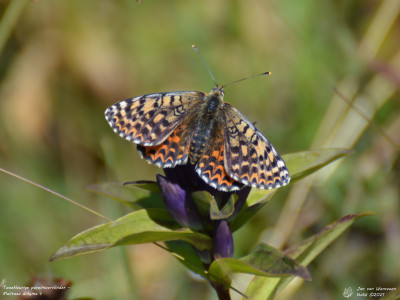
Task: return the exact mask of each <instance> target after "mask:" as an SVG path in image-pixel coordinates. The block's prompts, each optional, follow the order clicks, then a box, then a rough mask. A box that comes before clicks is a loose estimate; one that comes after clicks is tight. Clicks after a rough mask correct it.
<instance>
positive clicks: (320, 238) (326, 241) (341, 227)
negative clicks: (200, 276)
mask: <svg viewBox="0 0 400 300" xmlns="http://www.w3.org/2000/svg"><path fill="white" fill-rule="evenodd" d="M367 215H370V213H359V214H355V215H348V216H345V217H343V218H341V219H339V220H338V221H336V222H334V223H333V224H331V225H328V226H326V227H325V228H324V229H322V230H321V231H320V232H319V233H317V234H316V235H314V236H312V237H310V238H308V239H307V240H305V241H303V242H302V243H300V244H298V245H295V246H293V247H291V248H289V249H287V250H285V251H284V252H285V253H286V254H287V255H288V256H290V257H292V258H293V259H296V261H297V262H298V263H300V264H302V265H303V266H307V265H308V264H310V263H311V262H312V261H313V260H314V259H315V257H317V256H318V255H319V254H320V253H321V252H322V251H323V250H324V249H325V248H326V247H328V246H329V245H330V244H331V243H332V242H333V241H334V240H335V239H337V238H338V237H339V236H340V235H342V234H343V232H344V231H345V230H346V229H347V228H349V226H350V225H351V224H353V222H354V221H355V220H356V219H358V218H360V217H363V216H367ZM291 280H292V278H265V277H254V278H253V279H252V280H251V282H250V284H249V286H248V288H247V291H246V295H247V296H248V297H249V298H251V299H254V300H257V299H263V300H265V299H273V297H274V296H275V295H276V294H277V293H278V292H279V291H280V290H281V289H282V288H284V287H285V286H286V285H287V284H288V283H289V282H290V281H291Z"/></svg>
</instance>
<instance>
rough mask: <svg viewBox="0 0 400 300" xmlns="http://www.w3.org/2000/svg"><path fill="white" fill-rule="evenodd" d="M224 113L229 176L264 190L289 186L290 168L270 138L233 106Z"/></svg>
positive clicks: (226, 108) (227, 106)
mask: <svg viewBox="0 0 400 300" xmlns="http://www.w3.org/2000/svg"><path fill="white" fill-rule="evenodd" d="M224 111H225V114H224V122H225V130H224V142H225V154H224V155H225V168H226V169H227V173H228V174H229V176H230V177H232V178H233V179H235V180H237V181H239V182H241V183H243V184H245V185H251V186H253V187H257V188H261V189H273V188H278V187H281V186H284V185H286V184H288V183H289V180H290V177H289V172H288V170H287V168H286V165H285V163H284V161H283V160H282V158H281V157H280V155H279V154H278V152H277V151H276V150H275V148H274V147H273V146H272V145H271V143H270V142H269V141H268V140H267V138H266V137H265V136H264V135H263V134H262V133H261V132H260V131H259V130H258V129H257V128H256V127H255V126H254V125H253V124H252V123H251V122H250V121H249V120H248V119H247V118H246V117H245V116H243V115H242V114H241V113H240V112H239V111H238V110H237V109H236V108H234V107H233V106H231V105H230V104H228V103H225V104H224Z"/></svg>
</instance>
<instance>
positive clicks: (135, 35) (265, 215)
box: [0, 0, 400, 300]
mask: <svg viewBox="0 0 400 300" xmlns="http://www.w3.org/2000/svg"><path fill="white" fill-rule="evenodd" d="M142 2H143V5H142V6H140V5H139V4H138V2H136V1H134V0H115V1H111V0H109V1H98V0H97V1H94V0H85V1H82V0H68V1H61V0H52V1H46V0H39V1H28V0H13V1H0V15H1V20H0V167H2V168H5V169H7V170H9V171H12V172H15V173H17V174H19V175H21V176H24V177H27V178H29V179H30V180H33V181H35V182H38V183H40V184H42V185H44V186H46V187H48V188H50V189H53V190H55V191H57V192H59V193H61V194H63V195H65V196H68V197H70V198H72V199H74V200H76V201H78V202H80V203H82V204H84V205H86V206H88V207H90V208H92V209H94V210H96V211H98V212H100V213H102V214H104V215H105V216H107V217H110V218H117V217H118V216H121V215H122V214H124V213H126V212H127V211H128V210H127V209H126V208H125V207H122V206H120V205H119V204H117V203H115V202H114V201H112V200H111V199H107V198H105V197H99V196H96V195H93V194H91V193H90V192H88V191H87V190H85V186H87V185H90V184H93V183H102V182H108V181H122V182H123V181H130V180H141V179H147V180H154V178H155V174H157V173H159V172H162V171H161V170H160V169H158V168H157V167H155V166H151V165H148V164H147V163H146V162H145V161H143V160H141V159H140V158H139V155H138V153H137V151H136V150H135V146H134V145H133V144H130V143H129V142H126V141H124V140H123V139H121V138H120V137H118V136H117V135H116V134H115V133H114V132H113V131H112V130H111V129H110V128H109V126H108V124H107V122H106V121H105V119H104V110H105V109H106V108H107V107H108V106H110V105H111V104H113V103H114V102H116V101H118V100H122V99H126V98H130V97H133V96H138V95H141V94H145V93H151V92H161V91H174V90H200V91H204V92H208V91H209V90H211V89H212V88H213V82H212V80H211V78H210V76H209V74H208V72H207V70H206V69H205V67H204V66H203V64H202V63H201V60H200V58H199V56H198V55H197V54H196V53H195V52H194V51H193V50H192V48H191V45H192V44H196V45H197V46H198V48H199V49H200V51H201V52H202V54H203V56H204V58H205V60H206V62H207V64H208V65H209V66H210V68H211V70H212V72H213V73H214V76H215V77H216V80H217V81H218V82H219V83H220V84H225V83H227V82H230V81H233V80H237V79H240V78H243V77H245V76H250V75H254V74H257V73H261V72H265V71H271V72H272V76H269V77H267V78H262V77H261V78H256V79H252V80H249V81H246V82H242V83H239V84H237V85H233V86H230V87H229V88H227V89H226V90H225V99H226V101H228V102H230V103H231V104H233V105H234V106H235V107H237V108H238V109H239V110H240V111H241V112H243V114H245V115H246V116H247V117H248V118H249V119H250V120H252V121H255V122H257V126H258V128H259V129H260V130H261V131H262V132H263V133H264V134H265V135H266V136H267V137H268V138H269V140H270V141H271V142H272V143H273V144H274V146H275V147H276V148H277V149H278V150H279V152H280V153H281V154H285V153H290V152H297V151H303V150H307V149H320V148H328V147H344V148H352V149H354V153H353V154H352V155H351V156H349V157H347V158H345V159H343V160H342V161H341V162H340V163H337V164H334V165H332V166H330V167H328V168H325V169H324V170H322V171H319V172H318V173H317V174H316V176H314V177H313V178H307V179H305V180H302V181H300V182H298V183H296V184H293V185H291V186H289V187H287V188H284V189H282V190H281V191H279V192H278V193H277V194H276V196H275V197H274V198H273V200H272V201H271V202H270V203H269V204H268V205H267V206H266V207H265V208H264V209H263V210H262V211H261V212H260V213H259V214H258V215H257V216H256V217H255V218H254V219H253V220H252V221H251V222H250V223H249V224H248V225H247V226H245V227H244V228H243V229H241V230H240V231H239V232H237V233H236V234H235V245H236V249H235V250H236V252H235V254H236V255H237V256H241V255H244V254H246V253H248V251H249V250H250V249H252V248H253V247H254V246H255V245H256V244H257V243H259V242H260V241H263V242H266V243H269V244H271V245H274V246H277V247H281V248H285V247H286V246H290V245H291V244H293V243H296V242H299V241H301V240H302V239H304V238H306V237H308V236H310V235H312V234H314V233H316V232H317V231H318V230H320V229H322V228H323V227H324V226H326V225H328V224H329V223H331V222H333V221H335V220H337V219H339V218H340V217H342V216H344V215H346V214H352V213H357V212H361V211H373V212H375V213H376V215H374V216H369V217H365V218H364V219H362V220H359V221H357V222H356V223H355V225H353V227H352V228H351V230H350V231H348V232H346V234H345V236H343V237H341V238H340V239H339V240H337V241H336V242H335V243H334V244H333V245H332V246H331V247H330V248H329V249H327V250H326V251H325V252H324V253H323V254H322V255H321V256H320V257H318V259H317V260H316V261H315V262H313V263H312V264H311V265H310V267H309V270H310V272H311V274H312V277H313V281H312V282H305V283H304V282H302V281H296V282H295V284H293V285H292V286H289V287H288V288H287V289H286V291H285V293H284V294H282V295H281V296H280V297H279V299H304V298H308V299H343V296H342V293H343V290H344V289H345V288H347V287H352V288H353V290H355V289H356V288H357V287H365V288H368V287H379V286H381V287H398V286H399V285H400V260H399V259H398V254H399V253H400V223H399V215H400V209H399V198H400V192H399V183H400V178H399V177H400V176H399V172H400V163H399V160H398V154H399V152H398V147H397V149H396V147H395V146H394V145H392V144H391V143H390V142H388V141H387V139H385V138H384V136H383V135H382V134H381V133H379V131H377V130H375V129H374V128H373V127H372V128H371V126H369V125H368V123H367V122H366V121H365V120H364V119H363V118H361V117H360V115H359V114H358V113H357V112H355V111H354V110H353V109H351V108H349V106H348V105H347V104H346V103H345V102H344V101H343V100H342V99H341V98H340V97H338V96H337V95H336V94H335V92H334V90H333V87H336V88H337V89H338V90H339V91H340V92H341V93H342V94H343V95H344V96H345V97H346V98H348V99H349V100H352V101H354V104H355V105H356V106H357V107H358V108H359V109H360V110H361V111H362V112H363V113H364V114H366V115H367V116H369V118H371V119H373V120H374V122H375V123H376V125H377V126H379V127H380V128H381V129H382V130H384V131H385V132H386V133H387V134H388V135H389V136H390V137H391V139H392V141H394V142H395V143H397V144H400V130H399V129H400V114H399V112H400V97H399V87H400V20H399V11H400V1H398V0H384V1H372V0H367V1H352V0H346V1H344V0H343V1H333V0H330V1H311V0H305V1H294V0H286V1H263V0H247V1H229V0H217V1H215V0H204V1H187V0H179V1H162V0H143V1H142ZM0 190H1V194H0V238H1V240H0V281H1V280H2V279H5V280H6V284H7V285H9V286H12V285H23V284H25V283H27V282H28V281H29V279H30V278H31V276H32V275H37V276H41V277H45V278H55V277H63V278H65V279H68V280H71V281H72V282H73V286H72V288H71V291H70V294H69V297H70V298H74V297H93V298H96V299H152V300H153V299H188V298H189V297H190V299H192V300H195V299H216V296H215V295H214V292H213V291H211V290H210V289H209V288H208V285H207V283H205V282H202V281H201V280H199V279H197V278H194V277H193V276H191V274H188V273H187V272H186V271H185V269H184V267H183V266H181V265H180V264H179V263H178V262H177V261H176V260H175V259H174V258H173V257H172V256H171V255H170V254H168V253H167V252H164V251H162V250H161V249H159V248H157V247H156V246H154V245H142V246H132V247H125V248H116V249H110V250H107V251H104V252H101V253H96V254H91V255H84V256H78V257H75V258H72V259H68V260H63V261H57V262H53V263H49V262H48V259H49V257H50V255H51V254H52V253H54V252H55V251H56V250H57V249H58V248H59V247H61V246H62V245H63V244H64V243H65V242H66V241H67V240H68V239H69V238H71V237H72V236H73V235H75V234H76V233H78V232H80V231H82V230H85V229H87V228H89V227H91V226H94V225H96V224H99V223H102V222H104V220H102V219H100V218H98V217H96V216H94V215H92V214H90V213H88V212H86V211H84V210H83V209H81V208H79V207H77V206H74V205H72V204H70V203H68V202H67V201H65V200H62V199H60V198H57V197H56V196H54V195H52V194H50V193H48V192H45V191H43V190H40V189H38V188H36V187H34V186H32V185H30V184H27V183H25V182H22V181H20V180H18V179H16V178H13V177H11V176H9V175H6V174H4V173H1V174H0ZM247 279H248V278H247ZM245 282H246V276H238V277H237V279H235V280H234V282H233V285H234V286H235V287H236V288H237V289H239V290H241V291H245V288H246V283H245ZM234 294H235V293H234V292H232V295H233V296H234V297H236V298H235V299H238V298H239V297H238V296H237V295H234ZM353 297H355V296H353Z"/></svg>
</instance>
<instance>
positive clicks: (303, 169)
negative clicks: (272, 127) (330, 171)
mask: <svg viewBox="0 0 400 300" xmlns="http://www.w3.org/2000/svg"><path fill="white" fill-rule="evenodd" d="M351 152H352V150H349V149H342V148H330V149H320V150H313V151H304V152H297V153H291V154H286V155H283V156H282V157H283V159H284V161H285V162H286V165H287V167H288V169H289V173H290V177H291V179H290V182H294V181H297V180H299V179H301V178H304V177H306V176H307V175H310V174H312V173H314V172H316V171H318V170H319V169H321V168H322V167H324V166H326V165H328V164H330V163H331V162H333V161H335V160H337V159H338V158H341V157H343V156H346V155H349V154H350V153H351Z"/></svg>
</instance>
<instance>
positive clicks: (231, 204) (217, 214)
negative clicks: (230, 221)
mask: <svg viewBox="0 0 400 300" xmlns="http://www.w3.org/2000/svg"><path fill="white" fill-rule="evenodd" d="M237 199H238V196H237V195H234V194H232V195H231V196H230V197H229V199H228V202H226V203H225V205H224V206H223V207H222V209H221V210H220V209H219V207H218V204H217V201H216V200H215V199H212V201H211V206H210V219H211V220H223V219H227V218H229V217H230V216H232V215H233V213H234V212H235V201H236V200H237Z"/></svg>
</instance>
